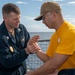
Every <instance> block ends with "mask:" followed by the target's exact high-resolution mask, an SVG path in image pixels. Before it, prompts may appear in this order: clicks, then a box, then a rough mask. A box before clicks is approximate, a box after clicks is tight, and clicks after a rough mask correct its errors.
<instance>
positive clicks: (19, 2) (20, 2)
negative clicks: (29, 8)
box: [16, 1, 27, 4]
mask: <svg viewBox="0 0 75 75" xmlns="http://www.w3.org/2000/svg"><path fill="white" fill-rule="evenodd" d="M16 3H17V4H27V2H23V1H18V2H16Z"/></svg>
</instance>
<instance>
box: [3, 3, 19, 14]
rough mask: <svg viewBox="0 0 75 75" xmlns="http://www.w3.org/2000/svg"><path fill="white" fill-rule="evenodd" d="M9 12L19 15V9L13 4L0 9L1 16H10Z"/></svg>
mask: <svg viewBox="0 0 75 75" xmlns="http://www.w3.org/2000/svg"><path fill="white" fill-rule="evenodd" d="M11 12H14V13H16V14H20V9H19V8H18V6H17V5H15V4H13V3H7V4H5V5H4V6H3V7H2V14H10V13H11Z"/></svg>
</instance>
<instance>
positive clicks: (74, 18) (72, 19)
mask: <svg viewBox="0 0 75 75" xmlns="http://www.w3.org/2000/svg"><path fill="white" fill-rule="evenodd" d="M65 19H66V20H67V21H69V22H71V23H72V24H74V25H75V17H71V15H66V16H65Z"/></svg>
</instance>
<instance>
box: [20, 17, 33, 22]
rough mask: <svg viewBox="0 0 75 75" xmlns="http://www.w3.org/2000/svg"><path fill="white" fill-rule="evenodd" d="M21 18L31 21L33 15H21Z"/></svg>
mask: <svg viewBox="0 0 75 75" xmlns="http://www.w3.org/2000/svg"><path fill="white" fill-rule="evenodd" d="M21 19H22V20H27V21H33V20H34V17H31V16H23V17H22V18H21Z"/></svg>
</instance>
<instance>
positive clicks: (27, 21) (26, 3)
mask: <svg viewBox="0 0 75 75" xmlns="http://www.w3.org/2000/svg"><path fill="white" fill-rule="evenodd" d="M46 1H54V2H57V3H58V4H59V5H60V6H61V8H62V15H63V17H64V19H65V20H67V21H69V22H71V23H72V24H74V25H75V0H0V12H1V13H0V24H1V23H2V21H3V17H2V7H3V5H4V4H6V3H14V4H16V5H17V6H18V7H19V8H20V11H21V21H20V22H21V23H22V24H23V25H24V26H25V27H26V28H27V30H28V31H29V32H53V31H54V29H49V28H48V27H46V26H45V25H44V24H43V23H42V21H35V20H34V18H36V17H37V16H39V15H40V7H41V5H42V4H43V3H44V2H46Z"/></svg>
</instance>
